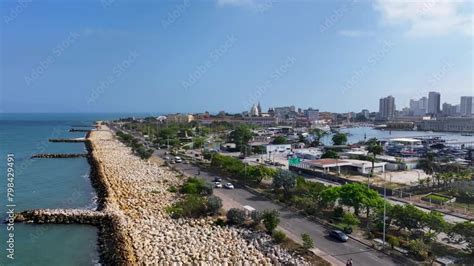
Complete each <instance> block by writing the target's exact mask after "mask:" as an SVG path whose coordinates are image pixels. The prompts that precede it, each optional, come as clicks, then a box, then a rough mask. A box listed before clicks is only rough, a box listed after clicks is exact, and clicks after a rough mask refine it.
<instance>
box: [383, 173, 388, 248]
mask: <svg viewBox="0 0 474 266" xmlns="http://www.w3.org/2000/svg"><path fill="white" fill-rule="evenodd" d="M386 215H387V173H386V172H384V175H383V248H385V223H386Z"/></svg>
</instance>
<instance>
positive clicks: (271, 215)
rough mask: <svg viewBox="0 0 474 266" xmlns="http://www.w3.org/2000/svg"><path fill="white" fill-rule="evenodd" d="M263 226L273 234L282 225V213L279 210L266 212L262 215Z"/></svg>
mask: <svg viewBox="0 0 474 266" xmlns="http://www.w3.org/2000/svg"><path fill="white" fill-rule="evenodd" d="M262 218H263V225H265V229H267V232H269V233H272V232H273V230H275V228H276V227H277V226H278V224H279V223H280V213H279V212H278V211H277V210H265V211H263V214H262Z"/></svg>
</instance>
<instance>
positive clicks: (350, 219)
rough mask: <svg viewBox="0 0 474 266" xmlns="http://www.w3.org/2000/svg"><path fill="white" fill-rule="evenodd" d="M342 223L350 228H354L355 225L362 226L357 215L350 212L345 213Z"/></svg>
mask: <svg viewBox="0 0 474 266" xmlns="http://www.w3.org/2000/svg"><path fill="white" fill-rule="evenodd" d="M342 222H343V223H344V224H346V225H348V226H353V225H358V224H360V221H359V219H358V218H357V216H355V214H353V213H351V212H349V213H344V215H343V217H342Z"/></svg>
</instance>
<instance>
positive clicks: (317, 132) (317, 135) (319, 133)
mask: <svg viewBox="0 0 474 266" xmlns="http://www.w3.org/2000/svg"><path fill="white" fill-rule="evenodd" d="M310 132H311V133H312V134H313V135H314V141H313V142H312V143H311V146H313V147H317V146H320V145H321V144H322V143H321V139H322V138H323V137H324V136H326V135H327V134H328V133H327V132H326V131H324V130H322V129H319V128H315V129H312V130H311V131H310Z"/></svg>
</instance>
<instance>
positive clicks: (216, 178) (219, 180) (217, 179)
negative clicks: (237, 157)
mask: <svg viewBox="0 0 474 266" xmlns="http://www.w3.org/2000/svg"><path fill="white" fill-rule="evenodd" d="M214 182H216V183H217V182H219V183H220V182H222V178H220V177H217V176H216V177H214Z"/></svg>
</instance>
